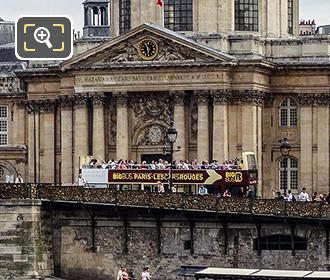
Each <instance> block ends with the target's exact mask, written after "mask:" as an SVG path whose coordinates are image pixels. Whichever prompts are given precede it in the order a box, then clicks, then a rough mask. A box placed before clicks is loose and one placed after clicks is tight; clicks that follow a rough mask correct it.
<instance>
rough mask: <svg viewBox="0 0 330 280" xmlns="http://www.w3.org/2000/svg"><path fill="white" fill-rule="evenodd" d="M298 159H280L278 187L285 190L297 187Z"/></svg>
mask: <svg viewBox="0 0 330 280" xmlns="http://www.w3.org/2000/svg"><path fill="white" fill-rule="evenodd" d="M298 179H299V178H298V161H297V160H296V159H294V158H284V159H282V160H281V161H280V174H279V181H280V188H281V189H286V190H296V189H298Z"/></svg>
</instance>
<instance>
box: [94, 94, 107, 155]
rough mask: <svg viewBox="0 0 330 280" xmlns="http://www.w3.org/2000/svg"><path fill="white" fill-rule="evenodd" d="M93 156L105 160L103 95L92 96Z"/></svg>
mask: <svg viewBox="0 0 330 280" xmlns="http://www.w3.org/2000/svg"><path fill="white" fill-rule="evenodd" d="M93 156H99V157H101V158H102V159H103V160H105V133H104V95H103V94H100V95H94V96H93Z"/></svg>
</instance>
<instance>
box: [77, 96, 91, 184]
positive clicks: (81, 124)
mask: <svg viewBox="0 0 330 280" xmlns="http://www.w3.org/2000/svg"><path fill="white" fill-rule="evenodd" d="M74 105H75V108H74V161H73V162H74V166H73V168H74V171H73V172H74V174H75V178H76V177H77V176H78V172H79V157H80V156H88V110H87V97H86V96H81V95H80V96H76V97H75V99H74Z"/></svg>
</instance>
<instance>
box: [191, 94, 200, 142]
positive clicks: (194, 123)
mask: <svg viewBox="0 0 330 280" xmlns="http://www.w3.org/2000/svg"><path fill="white" fill-rule="evenodd" d="M190 118H191V119H190V133H191V139H192V140H194V141H197V129H198V105H197V100H196V99H192V102H191V108H190Z"/></svg>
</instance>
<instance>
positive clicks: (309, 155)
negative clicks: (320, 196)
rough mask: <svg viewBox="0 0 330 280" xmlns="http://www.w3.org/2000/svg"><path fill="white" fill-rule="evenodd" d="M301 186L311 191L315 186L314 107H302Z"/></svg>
mask: <svg viewBox="0 0 330 280" xmlns="http://www.w3.org/2000/svg"><path fill="white" fill-rule="evenodd" d="M300 154H301V160H300V186H301V187H302V188H306V190H307V192H309V193H311V192H312V191H313V190H312V186H313V184H312V183H313V107H312V106H311V105H306V106H302V107H301V109H300Z"/></svg>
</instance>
